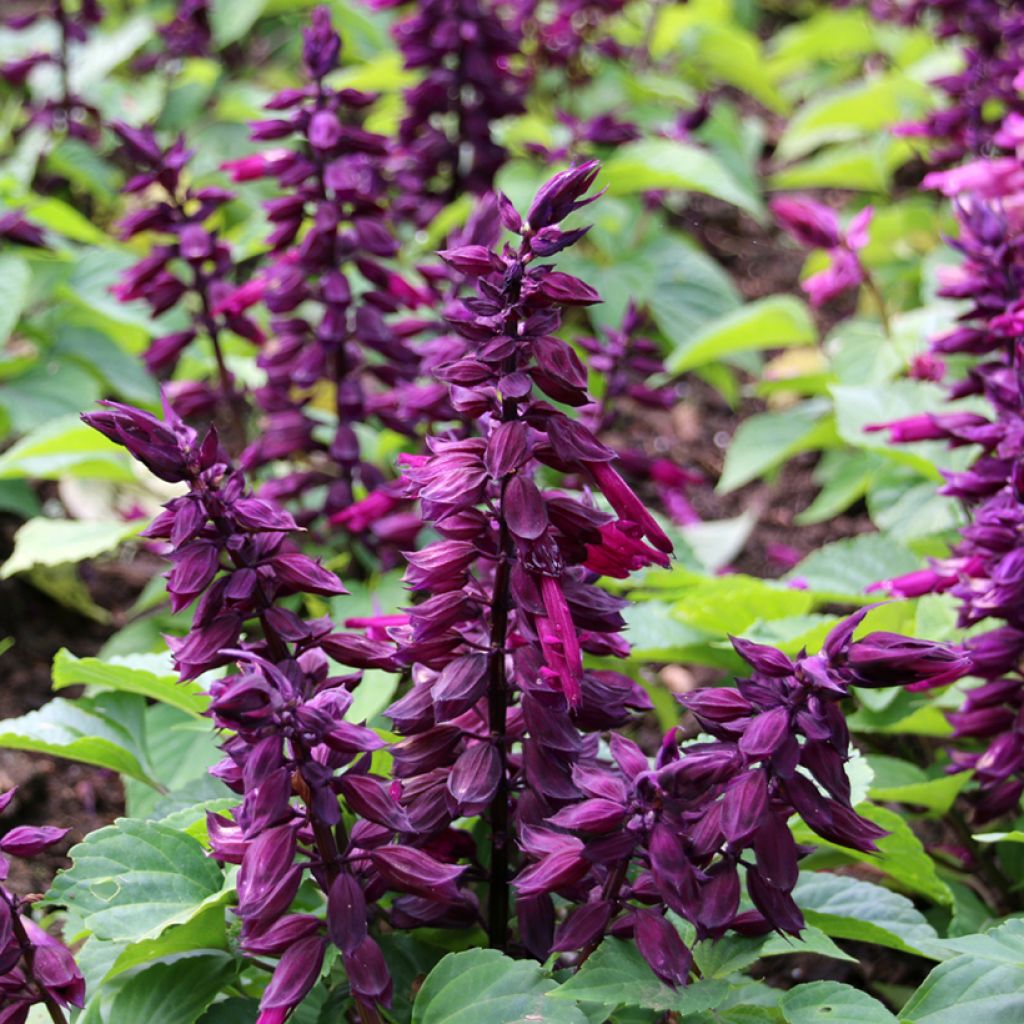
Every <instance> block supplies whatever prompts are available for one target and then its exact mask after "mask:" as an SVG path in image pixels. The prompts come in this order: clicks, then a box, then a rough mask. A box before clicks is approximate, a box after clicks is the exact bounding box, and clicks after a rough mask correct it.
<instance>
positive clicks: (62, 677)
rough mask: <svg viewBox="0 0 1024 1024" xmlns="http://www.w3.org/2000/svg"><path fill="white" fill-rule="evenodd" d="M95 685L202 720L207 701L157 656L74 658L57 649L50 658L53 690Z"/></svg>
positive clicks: (198, 690) (196, 685)
mask: <svg viewBox="0 0 1024 1024" xmlns="http://www.w3.org/2000/svg"><path fill="white" fill-rule="evenodd" d="M78 685H83V686H96V687H98V688H100V689H103V690H118V691H121V692H123V693H138V694H141V695H142V696H143V697H149V698H150V699H151V700H158V701H160V702H161V703H163V704H170V705H171V706H172V707H176V708H179V709H180V710H182V711H185V712H187V713H188V714H190V715H193V716H194V717H196V718H200V717H202V713H203V712H204V711H205V710H206V708H207V706H208V705H209V703H210V701H209V698H208V697H207V696H206V695H205V694H204V693H203V692H202V688H201V687H200V686H199V684H198V683H195V682H188V683H180V682H178V675H177V673H176V672H175V671H174V670H173V668H171V666H170V664H169V662H168V660H167V659H166V658H164V657H162V656H160V655H145V654H144V655H129V656H128V657H124V658H117V657H114V658H111V659H110V660H109V661H101V660H100V659H99V658H77V657H75V655H73V654H72V653H71V652H70V651H68V650H67V649H66V648H61V650H59V651H58V652H57V654H56V655H55V656H54V659H53V688H54V689H55V690H62V689H64V688H65V687H68V686H78Z"/></svg>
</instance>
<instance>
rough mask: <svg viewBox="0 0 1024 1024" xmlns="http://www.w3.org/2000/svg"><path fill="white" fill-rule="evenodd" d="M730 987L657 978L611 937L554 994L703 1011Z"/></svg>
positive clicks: (628, 944)
mask: <svg viewBox="0 0 1024 1024" xmlns="http://www.w3.org/2000/svg"><path fill="white" fill-rule="evenodd" d="M728 991H729V986H728V984H726V983H725V982H723V981H704V982H696V983H694V984H692V985H690V986H688V987H687V988H685V989H681V990H676V989H673V988H670V987H669V986H668V985H666V984H665V983H664V982H663V981H661V980H659V979H658V977H657V976H656V975H655V974H654V972H653V971H652V970H651V969H650V967H649V966H648V965H647V962H646V961H645V960H644V958H643V957H642V956H641V955H640V953H639V952H638V951H637V948H636V946H634V945H633V943H632V942H625V941H623V940H622V939H611V938H609V939H605V940H604V942H602V943H601V945H600V946H599V947H598V948H597V949H596V950H595V951H594V953H593V954H592V955H591V956H590V957H589V958H588V959H587V962H586V963H585V964H584V965H583V966H582V967H581V968H580V969H579V971H577V972H576V974H574V975H573V976H572V977H571V978H569V980H568V981H566V982H565V983H564V984H563V985H561V986H559V987H558V988H557V989H555V991H554V992H553V993H552V997H553V998H555V999H572V1000H576V1001H578V1002H581V1003H600V1004H602V1005H604V1006H620V1005H622V1004H627V1005H630V1006H640V1007H643V1008H644V1009H648V1010H679V1011H680V1012H685V1013H700V1012H702V1011H703V1010H707V1009H709V1008H710V1007H712V1006H716V1005H718V1004H719V1003H720V1002H721V1001H722V1000H723V998H724V996H725V994H726V993H727V992H728ZM684 1001H685V1003H686V1006H685V1009H684V1008H683V1005H682V1004H683V1002H684ZM413 1024H416V1021H415V1019H414V1020H413Z"/></svg>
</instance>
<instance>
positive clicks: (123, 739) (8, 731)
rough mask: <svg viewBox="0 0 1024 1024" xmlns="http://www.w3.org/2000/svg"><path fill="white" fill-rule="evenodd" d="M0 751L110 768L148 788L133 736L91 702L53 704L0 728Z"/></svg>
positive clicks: (15, 719) (55, 702)
mask: <svg viewBox="0 0 1024 1024" xmlns="http://www.w3.org/2000/svg"><path fill="white" fill-rule="evenodd" d="M0 748H2V749H6V750H31V751H34V752H36V753H39V754H52V755H53V756H54V757H64V758H67V759H68V760H70V761H81V762H83V763H85V764H94V765H97V766H99V767H101V768H110V769H112V770H113V771H115V772H119V773H120V774H122V775H127V776H129V777H131V778H133V779H138V780H139V781H140V782H144V783H146V784H147V785H153V782H152V780H151V779H150V777H149V774H148V773H147V771H146V769H145V768H144V767H143V763H144V757H143V755H142V753H141V752H140V751H139V749H138V747H137V745H136V741H135V739H134V737H133V736H132V734H131V733H130V732H129V731H128V730H127V729H126V728H125V727H124V726H123V725H121V724H120V723H119V722H117V721H115V720H114V719H113V718H111V717H110V716H108V715H105V714H103V713H102V712H101V711H100V710H99V709H98V708H96V706H95V705H93V703H92V702H90V701H88V700H86V699H82V700H77V701H70V700H64V699H63V698H58V699H57V700H52V701H50V702H49V703H48V704H44V705H43V707H41V708H40V709H39V710H38V711H30V712H29V713H28V714H27V715H22V716H21V717H20V718H8V719H5V720H4V721H2V722H0Z"/></svg>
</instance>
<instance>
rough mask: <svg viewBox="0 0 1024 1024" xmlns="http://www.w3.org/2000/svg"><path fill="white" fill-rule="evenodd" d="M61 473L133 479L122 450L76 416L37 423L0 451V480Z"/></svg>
mask: <svg viewBox="0 0 1024 1024" xmlns="http://www.w3.org/2000/svg"><path fill="white" fill-rule="evenodd" d="M63 476H75V477H81V478H83V479H93V480H113V481H117V482H121V483H132V482H133V481H134V480H135V475H134V474H133V473H132V471H131V468H130V465H129V460H128V456H127V455H126V453H125V450H124V449H123V448H122V447H121V446H120V445H116V444H114V442H113V441H110V440H108V439H107V438H105V437H104V436H103V435H102V434H101V433H100V432H99V431H98V430H93V429H92V427H90V426H88V425H86V424H85V423H83V422H82V421H81V420H80V419H79V418H78V417H77V416H67V417H63V418H61V419H58V420H55V421H52V422H49V423H46V424H44V425H43V426H41V427H37V428H36V429H35V430H33V431H32V432H31V433H30V434H27V435H26V436H25V437H23V438H21V439H20V440H18V441H16V442H15V443H14V444H13V445H11V447H10V448H8V449H7V451H5V452H4V453H3V454H2V455H0V480H12V479H18V478H21V477H30V478H32V479H34V480H58V479H60V478H61V477H63Z"/></svg>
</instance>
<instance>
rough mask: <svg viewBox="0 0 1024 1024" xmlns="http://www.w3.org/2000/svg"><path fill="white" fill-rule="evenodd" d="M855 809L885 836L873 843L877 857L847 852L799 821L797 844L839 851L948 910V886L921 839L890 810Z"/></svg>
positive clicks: (864, 806) (950, 897) (950, 896)
mask: <svg viewBox="0 0 1024 1024" xmlns="http://www.w3.org/2000/svg"><path fill="white" fill-rule="evenodd" d="M856 810H857V813H858V814H860V815H863V817H865V818H867V819H868V821H873V822H874V823H875V824H876V825H880V826H881V827H882V828H884V829H886V830H887V831H888V833H889V834H888V835H886V836H883V837H882V838H881V839H879V840H877V843H876V845H877V847H878V853H877V854H871V853H862V852H861V851H859V850H849V849H847V848H846V847H843V846H840V845H839V844H838V843H832V842H830V841H828V840H826V839H822V838H821V837H820V836H817V835H816V834H815V833H814V832H813V831H812V830H811V829H810V828H808V827H807V826H806V825H805V824H803V823H802V822H801V823H800V824H798V825H797V826H796V828H795V829H794V834H795V835H796V836H797V837H798V839H797V841H798V842H811V843H816V844H817V845H818V846H819V847H826V848H828V849H833V850H840V851H842V853H843V854H844V855H845V856H847V857H849V858H851V859H852V860H858V861H862V862H864V863H866V864H870V865H872V866H873V867H875V868H877V869H878V870H879V871H881V872H883V873H884V874H886V875H888V876H889V877H890V878H891V879H892V880H893V881H894V882H896V883H897V884H898V885H901V886H903V887H904V888H906V889H909V890H910V891H911V892H915V893H920V894H921V895H922V896H927V897H928V898H929V899H931V900H934V901H935V902H936V903H938V904H941V905H942V906H946V907H951V906H952V905H953V894H952V893H951V892H950V890H949V886H948V885H946V883H945V882H943V881H942V879H941V878H939V875H938V872H937V871H936V868H935V862H934V861H933V860H932V859H931V857H929V856H928V854H927V852H926V851H925V848H924V846H923V845H922V844H921V840H920V839H918V838H917V836H916V835H914V833H913V831H912V830H911V828H910V826H909V825H908V824H907V823H906V821H904V820H903V818H902V817H900V815H898V814H896V813H894V812H893V811H890V810H887V809H886V808H884V807H876V806H874V805H873V804H858V805H857V807H856Z"/></svg>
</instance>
